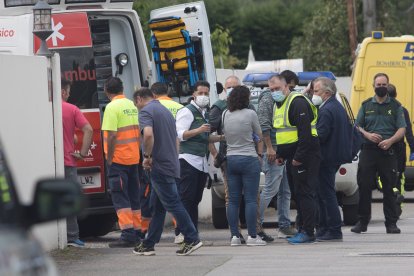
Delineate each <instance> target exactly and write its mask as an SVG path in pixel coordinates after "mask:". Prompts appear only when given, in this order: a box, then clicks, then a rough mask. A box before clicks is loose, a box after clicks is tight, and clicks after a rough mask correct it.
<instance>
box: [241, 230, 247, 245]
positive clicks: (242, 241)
mask: <svg viewBox="0 0 414 276" xmlns="http://www.w3.org/2000/svg"><path fill="white" fill-rule="evenodd" d="M240 242H241V244H246V240H245V239H244V237H243V235H242V234H241V233H240Z"/></svg>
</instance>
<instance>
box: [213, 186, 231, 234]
mask: <svg viewBox="0 0 414 276" xmlns="http://www.w3.org/2000/svg"><path fill="white" fill-rule="evenodd" d="M211 211H212V214H211V216H212V220H213V225H214V227H215V228H216V229H227V228H228V227H229V224H228V222H227V215H226V202H225V200H223V199H221V198H220V197H218V196H217V194H216V192H215V191H214V189H211Z"/></svg>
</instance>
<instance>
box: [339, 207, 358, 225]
mask: <svg viewBox="0 0 414 276" xmlns="http://www.w3.org/2000/svg"><path fill="white" fill-rule="evenodd" d="M342 214H343V218H344V224H345V225H355V224H356V223H357V222H358V204H354V205H343V206H342Z"/></svg>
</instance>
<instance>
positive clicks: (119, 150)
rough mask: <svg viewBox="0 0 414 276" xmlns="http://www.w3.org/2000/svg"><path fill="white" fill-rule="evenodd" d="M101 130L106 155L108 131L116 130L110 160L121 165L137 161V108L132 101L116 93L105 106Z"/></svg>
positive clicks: (136, 162)
mask: <svg viewBox="0 0 414 276" xmlns="http://www.w3.org/2000/svg"><path fill="white" fill-rule="evenodd" d="M102 130H103V131H104V151H105V154H106V155H108V141H107V140H108V131H116V132H117V133H116V144H115V151H114V156H113V159H112V162H115V163H118V164H122V165H133V164H138V163H139V127H138V110H137V108H136V107H135V105H134V103H133V102H132V101H131V100H129V99H127V98H125V96H124V95H118V96H116V97H114V98H113V99H112V101H111V102H110V103H109V104H108V105H107V106H106V108H105V112H104V117H103V122H102Z"/></svg>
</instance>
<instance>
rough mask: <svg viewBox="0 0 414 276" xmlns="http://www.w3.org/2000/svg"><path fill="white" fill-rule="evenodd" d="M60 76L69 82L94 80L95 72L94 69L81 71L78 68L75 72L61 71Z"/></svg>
mask: <svg viewBox="0 0 414 276" xmlns="http://www.w3.org/2000/svg"><path fill="white" fill-rule="evenodd" d="M61 76H62V78H64V79H66V80H69V81H85V80H96V72H95V70H94V69H92V70H89V69H88V70H82V69H81V68H80V67H78V69H77V70H69V71H63V72H62V74H61Z"/></svg>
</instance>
